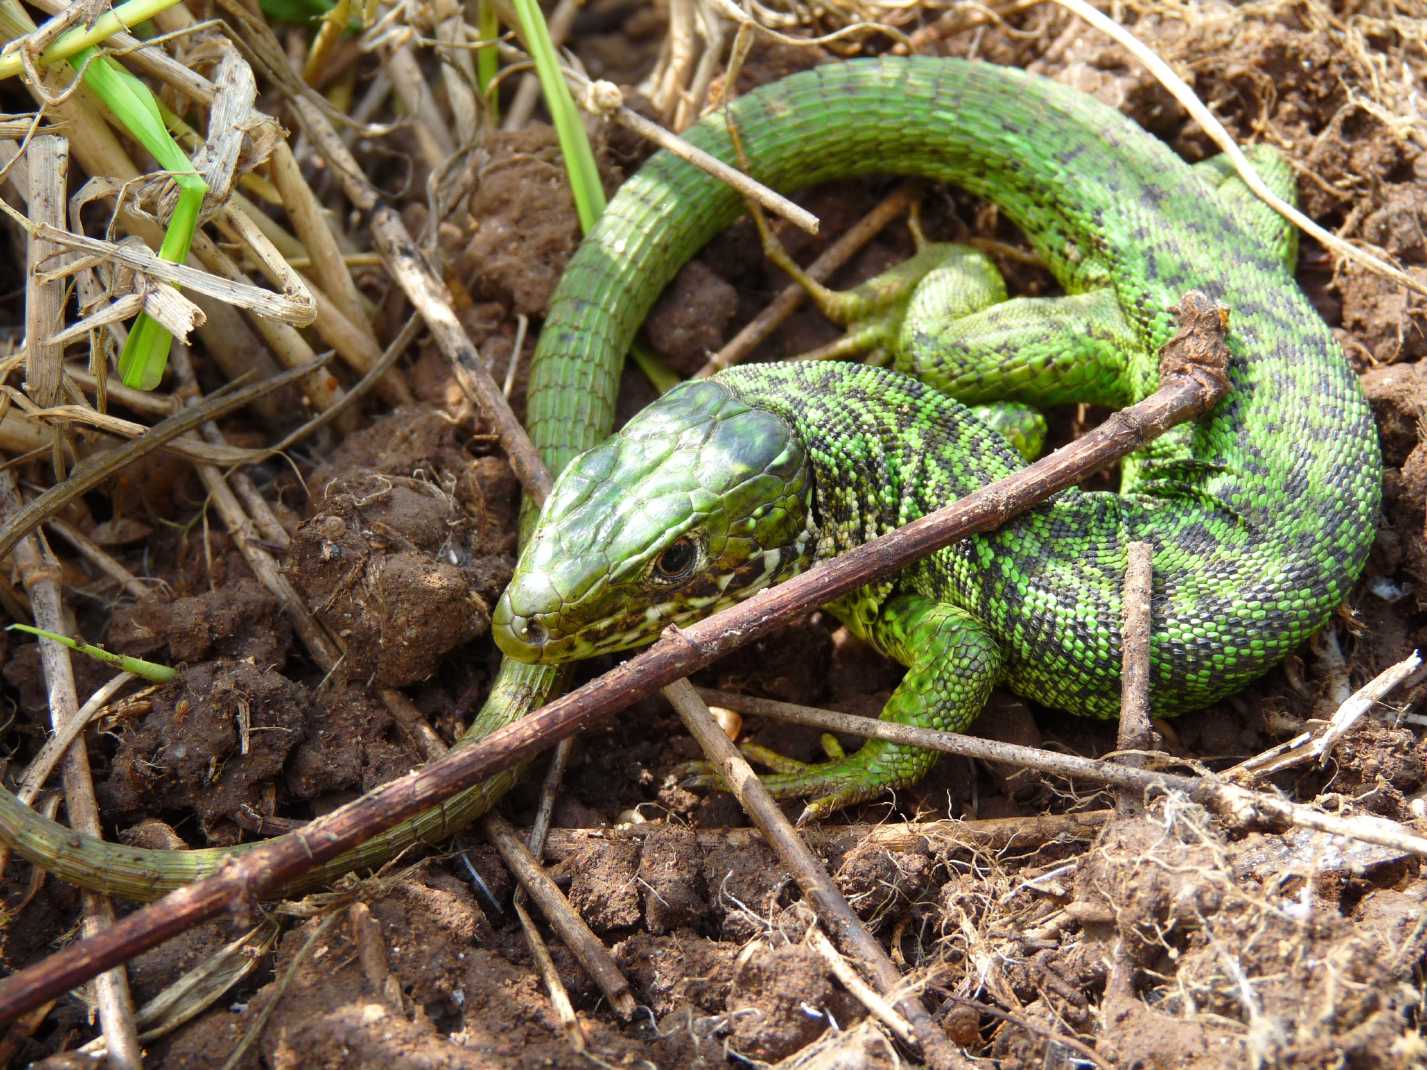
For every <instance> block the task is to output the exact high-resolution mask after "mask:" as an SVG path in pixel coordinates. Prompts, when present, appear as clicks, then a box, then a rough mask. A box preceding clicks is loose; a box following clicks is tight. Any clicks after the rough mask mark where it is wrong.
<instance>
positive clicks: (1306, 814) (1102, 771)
mask: <svg viewBox="0 0 1427 1070" xmlns="http://www.w3.org/2000/svg"><path fill="white" fill-rule="evenodd" d="M711 697H714V698H715V699H716V701H718V702H719V704H720V705H725V706H730V707H732V708H734V709H743V710H745V711H747V712H749V713H758V714H760V715H762V716H765V717H777V718H778V719H779V720H783V721H790V722H792V723H793V724H802V725H808V726H810V727H813V728H824V729H827V730H828V731H830V732H846V733H847V734H849V735H855V736H865V737H867V738H868V739H885V740H889V741H890V742H893V743H907V744H910V745H912V746H914V747H925V748H926V749H927V750H934V751H940V752H941V753H943V754H956V755H960V756H961V757H964V758H978V759H980V760H982V761H987V762H999V763H1001V764H1002V765H1013V766H1016V767H1018V768H1024V769H1035V770H1037V771H1039V772H1042V773H1049V774H1051V775H1053V776H1063V777H1067V778H1070V779H1075V780H1088V781H1092V782H1094V783H1099V784H1108V785H1110V786H1111V787H1115V788H1128V789H1131V790H1133V791H1138V792H1145V791H1180V792H1184V793H1186V794H1188V795H1189V796H1190V797H1191V798H1192V799H1193V800H1194V801H1196V802H1198V803H1201V804H1202V805H1204V806H1207V807H1209V808H1211V809H1213V810H1215V811H1216V812H1218V813H1222V814H1229V815H1231V816H1233V817H1235V818H1237V819H1247V818H1248V817H1250V816H1253V815H1254V814H1255V813H1258V814H1261V815H1263V816H1265V817H1271V818H1273V819H1275V820H1280V821H1287V822H1289V823H1290V824H1294V825H1298V826H1299V827H1301V828H1310V829H1317V830H1318V831H1320V832H1330V833H1332V834H1333V835H1335V836H1346V837H1347V838H1348V839H1353V840H1361V841H1362V842H1364V843H1376V844H1380V845H1381V846H1383V847H1392V848H1395V849H1397V850H1400V851H1404V852H1408V853H1411V854H1415V855H1417V856H1419V857H1422V858H1427V836H1418V835H1416V834H1414V833H1413V832H1412V831H1410V830H1409V829H1408V827H1407V826H1405V825H1402V824H1399V823H1398V822H1396V821H1389V820H1387V819H1386V818H1380V817H1373V816H1371V815H1369V814H1359V815H1356V816H1354V817H1346V818H1344V817H1335V816H1334V815H1332V814H1325V813H1322V812H1321V811H1319V810H1315V809H1313V808H1312V807H1311V806H1305V805H1303V804H1301V803H1292V802H1288V801H1286V800H1284V799H1281V798H1279V797H1278V796H1276V795H1268V794H1264V793H1259V792H1253V791H1249V790H1248V789H1246V788H1240V787H1238V786H1237V785H1233V784H1228V783H1225V782H1224V781H1222V780H1220V779H1219V778H1218V777H1212V776H1205V777H1187V776H1178V775H1176V774H1174V773H1161V772H1157V771H1153V770H1148V769H1135V768H1133V767H1131V766H1128V765H1124V764H1122V763H1120V762H1105V761H1096V760H1094V759H1092V758H1081V757H1078V756H1076V755H1072V754H1059V753H1057V752H1055V751H1048V750H1040V749H1038V748H1036V747H1023V746H1020V745H1018V744H1015V743H1001V742H999V741H997V740H993V739H977V738H976V737H974V736H963V735H959V734H957V733H955V732H937V731H933V730H932V729H929V728H915V727H913V726H911V725H903V724H895V723H893V722H891V721H878V720H873V719H872V718H870V717H856V716H854V715H852V714H850V713H837V712H835V711H833V710H820V709H817V708H815V707H813V706H797V705H794V704H792V703H788V702H775V701H773V700H772V699H756V700H754V701H755V702H756V703H757V704H758V705H757V706H756V707H755V706H754V705H753V703H751V702H749V700H748V699H747V698H746V697H745V696H741V695H729V694H726V693H724V692H715V693H713V695H712V696H711Z"/></svg>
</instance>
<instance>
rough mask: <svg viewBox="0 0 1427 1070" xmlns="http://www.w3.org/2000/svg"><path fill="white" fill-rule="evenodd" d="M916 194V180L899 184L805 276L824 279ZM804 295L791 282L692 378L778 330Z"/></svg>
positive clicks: (729, 362)
mask: <svg viewBox="0 0 1427 1070" xmlns="http://www.w3.org/2000/svg"><path fill="white" fill-rule="evenodd" d="M916 196H917V187H916V184H915V183H913V182H907V183H904V184H903V185H901V186H898V187H897V188H896V189H895V190H894V191H893V192H892V193H891V195H890V196H888V197H887V198H886V199H885V200H883V201H882V203H881V204H879V205H877V207H876V208H874V209H872V211H870V212H868V213H867V214H866V215H865V216H863V217H862V218H861V219H859V220H858V221H857V223H856V225H855V226H853V227H850V228H849V229H848V230H847V231H846V232H845V233H844V234H843V235H842V237H840V238H838V239H837V241H835V242H833V243H832V244H831V245H829V246H828V247H827V248H826V249H824V250H823V251H822V253H821V254H820V255H819V256H818V258H817V259H816V260H814V261H813V262H812V263H811V264H809V265H808V269H807V275H808V277H809V278H810V279H812V280H813V281H815V282H826V281H827V280H828V279H830V278H831V277H832V274H833V272H835V271H836V270H837V269H838V268H840V267H842V265H843V264H845V263H847V262H848V261H849V260H851V259H852V256H853V254H854V253H856V252H857V251H858V250H859V249H861V248H862V247H863V246H864V245H866V244H867V243H868V242H869V241H871V240H872V239H873V238H874V237H875V236H876V235H877V234H878V233H879V232H880V231H881V230H882V228H883V227H885V226H887V224H888V223H890V222H892V220H894V219H896V218H897V217H898V216H899V215H901V214H903V213H904V212H906V211H907V209H908V208H910V207H911V206H912V204H913V202H914V201H915V200H916ZM807 297H808V294H807V291H806V290H804V289H803V288H802V287H801V286H799V285H798V284H797V283H796V282H790V283H789V284H788V285H787V286H786V287H784V289H783V292H782V293H780V294H779V295H778V296H777V297H775V298H774V299H773V300H772V302H770V303H769V305H768V307H767V308H765V309H764V310H763V311H762V312H760V313H758V315H757V316H755V317H753V319H752V320H750V321H749V322H748V324H747V326H745V327H744V328H743V330H741V331H739V332H738V333H737V334H736V335H734V336H733V337H732V338H731V339H729V341H728V343H727V344H726V345H725V346H724V347H723V348H722V349H720V350H719V351H718V352H717V353H715V354H714V355H713V356H711V357H710V358H709V359H708V362H707V363H705V364H704V366H703V367H702V368H700V369H699V370H698V371H697V372H695V373H694V378H695V379H707V378H708V377H709V376H711V375H716V374H717V373H719V372H721V371H723V370H724V369H725V368H731V367H733V365H735V364H738V363H739V362H740V361H742V360H743V359H744V358H745V357H746V356H748V354H749V353H751V352H752V351H753V350H754V349H756V348H757V347H758V346H759V345H760V344H762V342H763V341H764V340H765V339H766V338H767V337H768V336H769V335H770V334H772V333H773V332H774V331H775V330H777V328H778V327H779V326H780V325H781V324H782V323H783V322H784V321H785V320H786V319H787V318H788V317H789V316H790V315H792V314H793V311H794V310H795V309H797V308H798V306H799V305H801V304H802V303H803V302H804V301H805V300H807Z"/></svg>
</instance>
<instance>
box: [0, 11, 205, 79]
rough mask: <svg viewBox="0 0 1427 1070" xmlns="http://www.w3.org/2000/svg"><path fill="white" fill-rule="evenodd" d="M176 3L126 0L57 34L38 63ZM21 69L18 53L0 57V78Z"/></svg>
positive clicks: (73, 51)
mask: <svg viewBox="0 0 1427 1070" xmlns="http://www.w3.org/2000/svg"><path fill="white" fill-rule="evenodd" d="M176 3H178V0H129V2H128V3H126V4H120V5H119V6H118V7H116V8H114V9H113V10H111V11H106V12H105V13H104V14H103V15H100V16H99V18H97V19H95V20H94V24H93V25H90V26H76V27H75V28H74V29H72V30H69V31H68V32H66V33H62V34H60V35H59V37H58V38H56V39H55V41H54V42H53V43H52V44H51V45H50V46H49V48H47V49H45V50H44V51H43V52H41V53H40V57H39V65H40V66H41V67H48V66H50V65H51V64H54V63H59V62H60V61H62V60H66V59H70V58H71V57H73V56H77V55H79V53H80V52H82V51H84V50H85V49H86V48H88V47H90V46H91V45H97V44H98V43H99V42H101V41H104V40H107V39H108V38H110V37H113V36H114V35H115V34H116V33H121V32H123V31H124V30H127V29H130V28H131V27H134V26H137V25H139V24H140V23H142V22H148V21H149V19H151V18H153V17H154V16H155V15H157V14H158V13H159V12H160V11H165V10H167V9H168V8H171V7H173V5H174V4H176ZM23 70H24V65H23V64H22V63H21V62H20V57H19V56H16V55H9V56H5V57H3V58H0V78H14V77H15V76H16V75H18V74H20V73H21V72H23Z"/></svg>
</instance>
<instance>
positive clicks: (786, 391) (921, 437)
mask: <svg viewBox="0 0 1427 1070" xmlns="http://www.w3.org/2000/svg"><path fill="white" fill-rule="evenodd" d="M719 381H720V382H722V383H724V384H725V385H726V386H728V387H729V388H730V389H731V390H733V392H734V393H735V394H737V395H738V396H739V397H740V398H742V399H743V400H744V401H745V402H747V403H749V404H752V405H758V406H761V407H763V408H766V409H769V410H771V411H773V412H775V413H777V414H778V415H780V416H782V417H783V418H784V419H786V420H787V421H788V422H789V423H791V424H792V426H793V427H794V429H795V430H796V431H797V433H798V435H799V437H800V438H801V439H802V440H803V444H804V447H805V449H806V450H807V456H808V463H809V465H810V466H811V469H812V477H813V478H812V487H813V489H812V509H811V513H810V517H811V520H810V522H811V524H812V529H813V532H814V536H815V539H816V543H815V545H816V553H815V558H816V560H825V559H827V558H830V557H833V556H836V555H837V554H839V553H842V552H843V551H846V550H849V549H851V548H852V547H854V546H860V545H861V544H862V543H865V542H869V541H870V540H872V539H875V538H877V537H878V536H879V535H885V534H886V533H887V532H889V531H892V530H894V529H896V528H898V527H901V526H902V525H903V524H906V523H909V522H910V521H912V520H916V519H917V518H918V517H921V516H924V515H926V514H927V513H929V512H931V511H932V510H934V509H937V508H940V507H941V506H943V505H945V504H947V503H948V502H951V501H954V500H955V499H957V498H959V497H962V496H963V495H965V494H969V493H970V492H971V491H973V490H976V489H978V488H979V487H981V486H984V485H985V484H986V483H989V482H991V481H992V480H995V479H999V478H1000V477H1001V476H1003V475H1006V474H1008V473H1009V472H1011V471H1013V470H1014V469H1016V468H1017V467H1019V466H1020V462H1019V460H1018V458H1017V457H1016V456H1015V455H1014V454H1013V453H1012V452H1011V451H1010V448H1009V447H1008V446H1007V445H1006V443H1005V441H1004V440H1003V439H1002V438H1001V437H1000V436H999V435H996V434H995V433H994V432H992V431H991V430H990V429H989V428H987V427H986V426H985V425H984V424H982V423H981V422H980V421H979V420H977V419H976V418H975V417H974V416H973V415H972V414H971V413H970V411H969V410H967V409H966V408H965V406H963V405H961V404H959V403H957V402H955V401H953V400H951V399H950V398H947V397H945V396H944V395H942V394H939V393H937V392H936V391H935V390H933V389H931V388H930V387H927V386H924V385H923V384H921V383H919V382H917V381H916V380H913V379H909V378H907V377H906V376H902V375H896V374H894V373H891V372H888V371H885V370H884V369H881V368H872V367H866V366H864V365H856V364H836V363H813V362H804V363H791V364H778V365H762V366H750V367H745V368H738V369H735V370H733V371H730V372H725V373H723V375H721V376H719Z"/></svg>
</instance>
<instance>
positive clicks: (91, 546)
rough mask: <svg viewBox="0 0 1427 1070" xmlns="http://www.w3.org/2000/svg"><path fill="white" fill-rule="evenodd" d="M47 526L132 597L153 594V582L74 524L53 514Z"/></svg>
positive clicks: (47, 521)
mask: <svg viewBox="0 0 1427 1070" xmlns="http://www.w3.org/2000/svg"><path fill="white" fill-rule="evenodd" d="M45 527H47V528H49V529H50V530H51V531H53V532H54V533H55V534H56V535H58V536H60V538H62V539H64V541H65V542H67V543H69V544H70V545H71V546H73V547H74V548H75V549H76V550H78V551H79V552H80V553H81V554H83V555H84V556H85V557H86V558H88V559H89V561H91V562H92V563H93V564H94V566H95V567H96V568H98V569H99V571H101V572H103V573H104V574H105V575H106V576H108V577H109V578H110V579H112V580H114V581H115V582H116V583H118V584H119V586H120V587H122V588H123V589H124V590H125V591H127V592H128V593H129V595H131V596H132V597H134V598H140V599H142V598H147V597H149V595H151V594H153V592H154V588H153V586H152V585H151V584H147V583H145V582H144V581H143V580H142V579H140V578H139V577H138V576H135V575H134V574H133V573H132V572H130V571H129V570H128V569H127V568H125V567H124V566H123V565H121V564H119V562H118V561H116V560H114V558H113V556H112V555H111V554H109V553H108V551H106V550H105V549H104V547H102V546H100V545H99V544H98V543H97V542H95V541H94V540H93V539H91V538H90V537H89V536H88V535H86V534H84V532H82V531H80V530H79V529H78V528H76V527H75V526H74V525H73V524H70V523H67V522H66V521H64V520H61V519H60V518H59V517H57V516H52V517H50V518H49V519H48V520H46V521H45Z"/></svg>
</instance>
